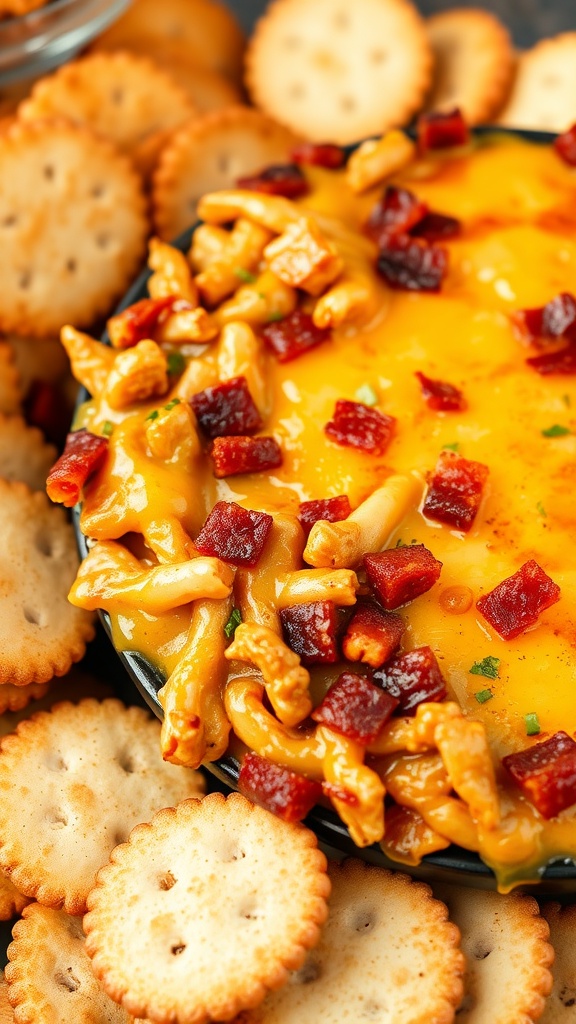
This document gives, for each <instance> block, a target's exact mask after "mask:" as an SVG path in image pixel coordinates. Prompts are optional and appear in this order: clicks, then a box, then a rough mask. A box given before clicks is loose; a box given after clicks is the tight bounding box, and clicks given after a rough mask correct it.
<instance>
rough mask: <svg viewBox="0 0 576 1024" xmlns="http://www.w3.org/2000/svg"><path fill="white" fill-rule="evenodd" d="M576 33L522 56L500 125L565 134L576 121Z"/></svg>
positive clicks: (543, 41)
mask: <svg viewBox="0 0 576 1024" xmlns="http://www.w3.org/2000/svg"><path fill="white" fill-rule="evenodd" d="M575 96H576V32H565V33H563V34H562V35H559V36H554V37H553V38H551V39H542V40H541V41H540V42H539V43H537V44H536V46H534V47H533V48H532V49H531V50H526V51H525V52H524V53H521V54H520V55H519V57H518V65H517V71H516V77H515V79H514V84H513V86H512V91H511V93H510V96H509V98H508V101H507V103H506V106H505V107H504V109H503V110H502V111H501V112H500V116H499V117H498V123H499V124H504V125H508V126H509V127H511V128H535V129H540V130H542V131H549V132H563V131H565V130H566V129H567V128H570V126H571V125H573V124H574V121H575V120H576V102H575V99H574V97H575Z"/></svg>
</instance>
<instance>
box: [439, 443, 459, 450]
mask: <svg viewBox="0 0 576 1024" xmlns="http://www.w3.org/2000/svg"><path fill="white" fill-rule="evenodd" d="M442 451H449V452H459V451H460V445H459V444H458V441H454V443H453V444H443V445H442Z"/></svg>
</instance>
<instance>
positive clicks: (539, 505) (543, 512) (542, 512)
mask: <svg viewBox="0 0 576 1024" xmlns="http://www.w3.org/2000/svg"><path fill="white" fill-rule="evenodd" d="M536 510H537V511H538V512H539V513H540V515H541V516H542V517H543V518H544V519H546V509H545V508H544V505H543V504H542V502H541V501H537V502H536Z"/></svg>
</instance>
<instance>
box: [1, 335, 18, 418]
mask: <svg viewBox="0 0 576 1024" xmlns="http://www.w3.org/2000/svg"><path fill="white" fill-rule="evenodd" d="M21 407H22V383H21V380H20V374H19V372H18V368H17V366H16V362H15V359H14V352H13V351H12V348H11V347H10V345H9V344H8V343H7V342H6V341H1V340H0V412H2V413H4V414H6V415H8V416H11V415H14V414H16V413H19V412H20V410H21Z"/></svg>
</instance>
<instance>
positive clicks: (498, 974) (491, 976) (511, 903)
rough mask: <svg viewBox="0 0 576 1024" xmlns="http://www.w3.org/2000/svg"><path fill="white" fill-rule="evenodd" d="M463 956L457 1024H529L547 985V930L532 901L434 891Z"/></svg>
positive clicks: (461, 889) (437, 888)
mask: <svg viewBox="0 0 576 1024" xmlns="http://www.w3.org/2000/svg"><path fill="white" fill-rule="evenodd" d="M434 894H435V895H436V896H438V897H439V899H441V900H443V901H444V903H446V905H447V907H448V913H449V914H450V919H451V920H452V921H454V923H455V924H456V925H457V926H458V928H459V929H460V933H461V935H462V949H463V951H464V954H465V956H466V974H465V977H464V991H465V995H464V1000H463V1002H462V1006H461V1008H460V1010H459V1011H458V1024H512V1021H514V1022H517V1024H530V1022H531V1021H535V1020H538V1019H539V1018H540V1015H541V1013H542V1010H543V1008H544V999H545V997H546V996H547V994H548V993H549V991H550V988H551V985H552V975H551V974H550V970H549V968H550V964H551V963H552V961H553V959H554V952H553V949H552V946H551V945H550V943H549V942H548V935H549V929H548V925H547V924H546V922H545V921H544V919H543V918H542V917H541V916H540V913H539V908H538V904H537V903H536V900H535V899H533V898H532V897H531V896H523V895H522V894H521V893H517V892H513V893H510V895H508V896H502V895H501V894H500V893H498V892H484V891H482V890H480V889H469V888H464V887H461V886H449V885H436V884H435V885H434Z"/></svg>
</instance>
